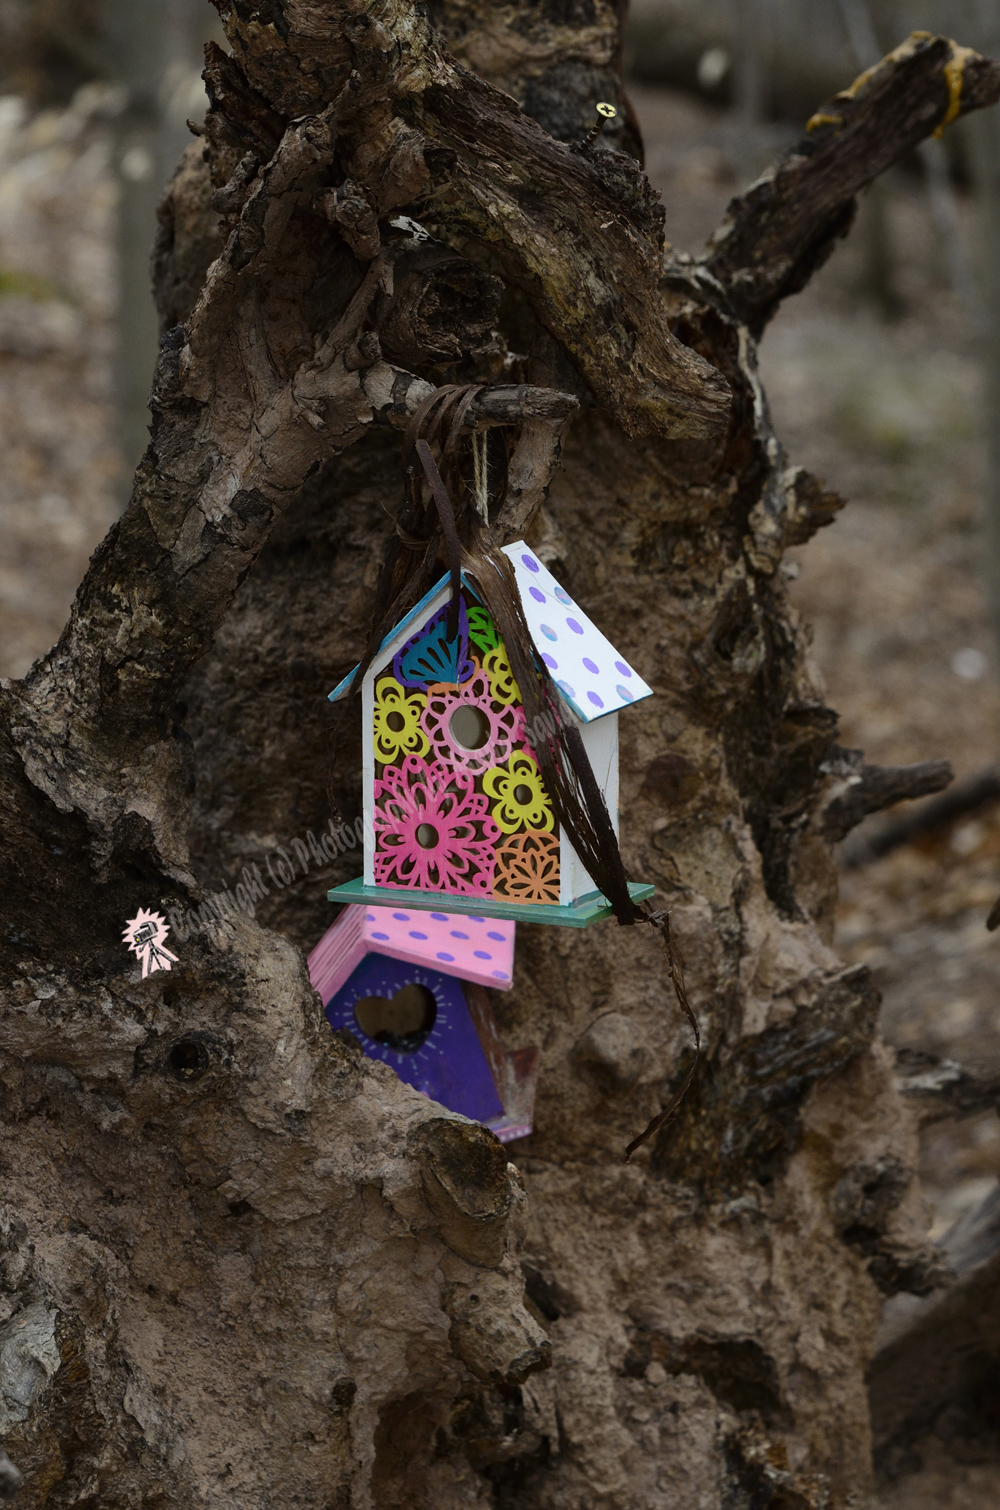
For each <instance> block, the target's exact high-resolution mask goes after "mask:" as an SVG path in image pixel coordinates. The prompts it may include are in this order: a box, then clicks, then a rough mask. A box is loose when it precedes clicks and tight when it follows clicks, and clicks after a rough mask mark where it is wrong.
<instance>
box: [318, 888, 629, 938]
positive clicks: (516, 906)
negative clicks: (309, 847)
mask: <svg viewBox="0 0 1000 1510" xmlns="http://www.w3.org/2000/svg"><path fill="white" fill-rule="evenodd" d="M655 890H656V888H655V887H654V886H646V885H643V884H641V883H640V882H638V881H630V882H629V888H628V892H629V896H630V897H631V898H632V900H633V902H642V901H645V899H646V897H651V896H652V895H653V892H654V891H655ZM327 897H328V899H329V900H330V901H331V902H374V904H375V905H376V906H377V907H406V908H408V909H409V910H410V911H411V912H465V913H471V914H472V915H473V916H475V917H480V918H509V919H510V920H511V922H514V923H555V924H557V925H558V926H559V927H562V928H588V927H589V926H590V924H591V923H599V922H600V921H601V919H602V918H609V917H611V916H613V909H612V906H611V903H610V902H609V901H608V900H607V898H606V897H604V896H602V895H601V893H600V892H594V893H593V895H592V896H590V897H586V898H584V900H582V901H580V902H577V904H576V906H575V907H553V906H551V905H548V906H546V905H543V904H542V903H536V902H525V903H519V902H495V901H494V900H493V899H492V897H469V896H462V895H459V894H456V893H455V892H453V891H417V890H416V889H414V890H413V891H408V890H407V889H406V888H404V887H402V886H366V885H365V883H364V881H363V880H362V879H361V878H360V877H359V878H358V879H357V880H356V881H345V882H344V884H343V886H334V887H333V888H332V889H331V890H330V891H328V892H327Z"/></svg>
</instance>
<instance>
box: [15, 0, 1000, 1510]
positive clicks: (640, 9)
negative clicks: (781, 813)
mask: <svg viewBox="0 0 1000 1510" xmlns="http://www.w3.org/2000/svg"><path fill="white" fill-rule="evenodd" d="M587 3H588V0H566V3H564V4H563V5H562V7H561V10H562V12H573V13H574V14H575V12H576V11H579V12H580V15H581V20H585V12H586V8H587ZM564 19H566V18H565V16H564ZM918 28H919V29H926V30H931V31H941V32H945V33H947V34H948V35H950V36H952V37H954V38H955V39H956V40H957V41H959V42H961V43H964V44H967V45H971V46H975V47H976V48H978V49H979V50H981V51H984V52H990V53H992V54H993V55H994V56H997V55H1000V0H923V3H918V0H912V3H911V0H871V3H867V0H632V7H631V16H630V20H629V25H628V32H627V42H626V62H627V68H628V73H629V86H628V87H629V94H630V98H631V100H632V104H633V106H634V108H635V111H636V114H637V117H638V121H639V124H640V127H641V130H642V134H643V137H644V139H645V150H646V168H647V171H648V174H649V177H650V179H651V180H652V182H653V184H654V186H655V187H656V188H657V189H659V190H660V192H661V194H662V198H663V203H664V206H665V209H666V217H667V237H668V239H669V240H670V241H671V242H672V243H673V244H674V245H675V246H676V247H679V248H682V249H685V250H689V251H692V252H697V251H698V250H699V248H700V247H701V246H702V244H703V243H704V241H705V238H706V237H707V236H708V234H709V233H710V232H711V231H712V229H713V228H714V227H715V226H716V225H717V224H718V222H719V221H720V219H721V217H722V214H723V211H724V209H725V206H726V204H727V202H728V200H729V198H730V197H731V196H732V195H733V194H734V193H735V192H737V190H739V189H741V188H743V187H744V186H745V185H746V184H747V183H749V182H750V181H752V179H753V178H754V177H755V176H756V175H757V174H758V173H759V172H760V171H761V170H762V169H763V168H764V167H765V166H766V164H767V163H768V162H769V161H770V160H771V158H772V157H773V156H774V155H775V154H776V153H777V152H778V151H780V150H782V149H783V148H784V147H785V146H787V145H788V144H790V143H791V142H793V141H794V140H795V139H796V137H797V135H798V134H799V132H800V131H801V128H802V125H803V123H804V121H805V120H806V119H807V118H808V116H809V115H810V114H811V113H812V111H813V110H814V109H815V107H816V106H817V105H818V104H819V103H820V102H822V101H823V100H825V99H827V98H828V97H829V96H830V95H832V94H833V93H834V92H835V91H836V90H838V89H840V88H843V87H845V86H846V85H848V84H849V83H850V82H851V80H852V79H853V78H854V77H855V76H856V75H857V74H858V73H859V72H860V71H861V69H862V68H863V67H865V66H868V64H870V63H871V62H873V61H874V60H875V58H876V57H878V56H880V55H881V54H882V53H883V52H884V51H888V50H889V48H891V47H892V46H894V45H895V44H896V43H898V42H899V41H901V40H902V39H903V38H904V37H905V36H906V35H907V34H908V32H910V31H911V30H913V29H918ZM213 36H214V37H215V38H216V40H219V41H220V42H221V41H222V33H221V28H219V27H218V24H217V22H216V21H215V13H214V11H212V10H211V8H210V7H209V6H208V5H207V4H205V3H204V0H0V455H2V465H0V674H2V675H5V676H13V677H17V676H20V675H23V673H24V672H25V671H26V670H27V669H28V667H29V666H30V664H31V662H32V661H33V660H34V659H35V657H36V656H38V655H39V654H40V653H42V652H43V651H45V650H47V649H48V648H49V646H50V645H51V643H52V642H53V641H54V640H55V638H56V637H57V635H58V633H59V631H60V629H61V627H62V625H63V622H64V619H65V617H66V614H67V611H68V608H69V604H70V601H71V598H72V595H73V592H74V590H75V588H76V585H77V583H78V581H79V580H80V578H81V577H82V575H83V573H84V570H85V568H86V563H87V560H88V557H89V555H90V553H91V551H92V550H93V549H94V547H95V546H96V545H97V543H98V541H99V540H100V539H101V538H102V536H103V535H104V533H105V532H106V530H107V529H108V527H109V525H110V524H111V523H112V521H113V520H114V518H115V517H116V515H117V514H118V512H119V511H120V509H121V507H122V505H123V502H124V500H125V498H126V497H127V493H128V484H129V480H130V473H131V469H132V467H133V466H134V464H135V462H136V460H137V458H138V456H139V454H140V453H141V450H142V448H143V445H144V443H145V426H146V422H147V413H146V394H147V392H148V387H149V381H150V377H151V373H152V368H153V363H154V360H155V352H156V341H157V332H156V325H155V317H154V314H153V308H152V302H151V299H150V296H149V291H148V283H149V278H148V261H149V253H150V248H151V245H152V242H153V238H154V234H155V229H156V202H157V199H158V196H159V194H160V192H161V190H162V187H163V185H164V183H165V181H166V179H167V178H168V177H169V174H170V172H171V170H172V168H173V165H174V164H175V163H176V161H177V158H178V157H179V155H180V153H181V151H182V150H183V149H184V147H185V145H186V143H187V142H188V141H190V140H191V138H190V135H189V133H188V131H187V127H186V124H185V122H186V120H187V119H188V118H194V119H195V120H200V119H201V117H202V116H203V114H204V109H205V95H204V87H203V85H202V82H201V78H200V72H201V49H202V46H203V44H204V42H205V41H206V40H207V39H208V38H209V37H213ZM761 359H762V369H763V378H764V383H765V387H766V391H767V394H768V396H769V399H770V403H771V406H772V410H773V414H774V419H775V422H776V426H777V429H778V433H779V434H780V435H781V437H782V439H783V441H784V443H785V445H786V447H787V449H788V452H789V457H790V460H791V461H792V462H796V463H801V464H803V465H804V466H806V467H808V468H810V469H811V470H813V471H814V472H817V473H818V474H819V475H820V476H821V477H823V478H824V479H825V481H826V482H827V483H828V484H829V485H830V486H831V487H833V488H836V489H837V490H838V491H839V492H840V493H842V494H843V495H844V496H845V497H847V498H848V499H849V500H850V502H849V505H848V507H847V508H846V510H845V511H844V512H843V513H842V514H841V515H840V516H839V518H838V519H837V521H836V522H835V524H834V525H833V526H832V527H831V528H829V529H827V530H825V531H824V532H823V533H822V534H821V535H820V536H819V537H818V538H817V539H816V540H815V541H813V542H812V543H811V544H810V545H809V546H808V547H806V548H805V549H803V550H802V551H800V552H797V553H796V552H793V553H792V555H793V557H797V559H794V560H792V561H790V562H788V563H786V571H787V572H788V573H789V575H790V576H791V577H793V585H792V591H793V593H794V596H795V599H796V602H797V604H798V606H799V608H800V610H801V613H802V615H803V617H804V618H805V619H806V620H807V621H808V622H809V623H810V624H811V625H812V626H813V627H814V648H815V654H816V658H817V661H818V663H819V666H820V667H821V670H822V673H823V676H824V677H825V680H826V684H827V688H828V698H829V702H830V703H831V705H832V706H833V707H834V708H836V709H837V710H838V712H839V714H840V739H841V743H843V744H845V745H847V746H849V747H853V748H860V749H862V750H864V751H865V754H866V757H867V759H868V760H869V761H871V762H873V763H876V764H879V765H889V766H891V765H901V764H907V763H910V762H914V761H920V760H931V759H939V758H945V759H948V760H949V761H950V762H951V763H952V766H953V767H954V770H955V775H956V782H955V784H954V786H953V787H952V788H951V789H950V792H949V793H948V794H946V795H945V796H944V797H943V798H929V799H925V801H924V802H923V803H917V804H909V805H907V806H906V808H905V811H904V810H902V809H900V810H892V811H890V812H889V813H887V814H882V815H880V816H879V817H878V818H877V819H871V820H868V822H867V823H865V824H863V825H862V826H861V828H860V829H858V830H856V831H855V832H854V834H852V836H851V838H850V839H849V840H848V841H846V842H845V844H844V845H843V846H841V849H842V854H841V860H842V889H841V905H840V914H839V921H838V935H837V938H838V946H839V948H840V950H841V952H842V954H843V955H844V957H845V958H846V959H848V960H850V961H852V962H864V963H866V964H868V965H869V966H870V967H871V968H872V969H873V971H874V973H875V976H876V980H877V983H878V985H879V987H880V989H881V991H882V993H883V1001H884V1006H883V1020H884V1032H885V1036H886V1038H887V1039H888V1041H889V1042H890V1043H891V1044H892V1045H893V1046H895V1047H896V1049H897V1050H900V1051H905V1052H904V1053H903V1054H902V1058H901V1063H904V1064H909V1065H910V1066H911V1067H916V1068H918V1069H919V1067H920V1066H921V1065H922V1064H923V1063H925V1060H924V1059H923V1058H922V1057H921V1056H925V1055H933V1056H934V1057H935V1058H936V1059H942V1058H944V1059H954V1060H956V1061H958V1062H959V1063H960V1064H961V1065H963V1066H964V1067H966V1069H968V1070H969V1071H970V1072H972V1073H973V1074H974V1075H975V1076H976V1077H978V1079H979V1081H980V1083H981V1085H984V1086H986V1087H989V1086H995V1087H996V1095H995V1096H992V1095H991V1094H990V1093H988V1091H987V1093H985V1094H979V1096H978V1100H977V1101H976V1104H977V1105H979V1106H985V1108H986V1109H985V1110H977V1111H974V1112H973V1113H972V1114H969V1115H963V1116H958V1117H954V1118H952V1119H950V1120H943V1121H938V1122H935V1123H933V1124H932V1125H929V1126H928V1127H926V1128H925V1130H924V1134H923V1164H922V1176H923V1181H924V1188H925V1191H926V1194H927V1197H928V1201H929V1203H930V1219H931V1222H932V1233H933V1235H934V1237H935V1238H937V1239H938V1240H939V1241H941V1242H942V1243H943V1244H944V1246H945V1247H946V1248H947V1247H949V1246H952V1247H953V1246H954V1243H955V1236H954V1235H955V1233H956V1232H961V1231H962V1225H961V1223H962V1218H963V1215H965V1214H967V1213H970V1212H972V1211H973V1210H974V1209H976V1208H979V1209H981V1203H982V1202H983V1200H984V1198H986V1197H988V1196H990V1194H991V1193H992V1192H995V1191H996V1192H1000V1119H998V1117H997V1112H996V1109H995V1106H996V1102H997V1101H1000V934H990V933H988V932H987V931H986V928H985V926H984V923H985V919H986V916H987V913H988V911H989V908H990V905H991V904H992V902H993V901H994V900H995V899H996V897H997V895H998V894H1000V688H998V669H1000V660H998V648H1000V122H998V120H997V117H996V112H992V113H987V114H985V115H984V116H982V117H980V116H973V117H970V118H969V119H968V120H965V121H961V122H958V123H957V124H956V125H955V126H953V127H951V128H949V130H948V132H947V134H946V136H945V137H944V139H943V140H942V141H941V142H930V143H928V144H926V145H925V147H924V148H922V149H921V151H920V153H919V154H918V155H915V156H914V157H913V159H912V160H911V161H909V162H906V163H904V164H903V165H901V166H900V167H898V168H896V169H894V170H893V171H892V172H890V173H889V174H887V175H886V177H885V178H884V179H882V180H880V181H879V182H878V183H877V184H875V185H874V186H873V188H872V189H871V190H870V192H869V193H868V194H867V195H866V197H865V198H864V200H863V203H862V204H861V207H860V212H859V216H858V221H857V224H856V226H855V228H854V230H853V232H852V234H851V236H850V237H849V239H848V240H847V241H846V242H845V243H844V245H843V247H842V248H841V249H840V250H839V251H838V252H837V254H836V255H835V256H834V258H833V259H832V261H831V262H830V263H829V264H828V266H827V267H826V268H825V269H824V270H823V271H822V272H821V273H820V275H819V276H818V277H816V278H815V279H814V280H813V282H812V284H811V285H810V287H809V289H808V290H807V292H806V293H804V294H802V295H800V296H798V297H797V298H795V299H791V300H788V301H787V302H786V303H785V305H784V306H783V308H782V310H781V312H780V313H779V314H778V316H777V318H776V319H775V320H774V322H773V323H772V325H771V326H770V328H769V329H768V332H767V335H766V337H765V339H764V342H763V346H762V351H761ZM926 1062H929V1061H926ZM998 1203H1000V1196H998ZM906 1303H907V1299H906V1297H901V1298H900V1299H899V1300H898V1301H896V1302H892V1303H891V1305H897V1304H902V1305H904V1306H905V1304H906ZM893 1324H894V1322H893V1317H892V1316H891V1315H890V1316H889V1317H887V1322H886V1325H887V1327H888V1328H891V1326H892V1325H893ZM953 1447H954V1444H952V1449H953ZM952 1449H949V1444H948V1443H947V1442H945V1441H943V1440H942V1441H935V1442H932V1443H930V1444H929V1445H928V1448H927V1450H926V1451H925V1452H924V1453H923V1455H922V1458H921V1465H920V1466H921V1471H920V1472H917V1471H916V1470H917V1468H918V1464H917V1463H916V1462H914V1463H912V1464H900V1465H896V1466H895V1468H894V1469H893V1473H894V1477H893V1478H891V1479H889V1480H887V1483H886V1489H885V1495H886V1498H885V1504H886V1505H887V1506H893V1507H896V1506H898V1507H903V1506H906V1507H907V1510H920V1507H922V1506H924V1505H926V1506H931V1505H934V1506H955V1507H962V1510H972V1507H978V1506H979V1505H982V1506H983V1507H985V1506H986V1505H987V1504H989V1505H991V1506H995V1505H996V1504H997V1503H1000V1468H998V1467H997V1455H996V1450H995V1449H996V1443H995V1442H994V1443H993V1444H992V1445H991V1446H989V1447H988V1448H984V1449H983V1451H982V1452H981V1453H977V1450H976V1449H974V1448H970V1447H969V1446H968V1444H965V1446H964V1447H963V1449H962V1451H961V1452H960V1453H958V1454H957V1458H956V1453H955V1451H954V1450H952Z"/></svg>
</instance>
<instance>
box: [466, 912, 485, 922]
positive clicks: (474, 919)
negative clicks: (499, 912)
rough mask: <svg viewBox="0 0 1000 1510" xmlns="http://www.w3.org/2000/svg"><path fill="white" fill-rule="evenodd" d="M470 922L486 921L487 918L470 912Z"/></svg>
mask: <svg viewBox="0 0 1000 1510" xmlns="http://www.w3.org/2000/svg"><path fill="white" fill-rule="evenodd" d="M469 922H470V923H485V922H486V919H485V918H477V917H473V915H472V913H471V912H470V913H469Z"/></svg>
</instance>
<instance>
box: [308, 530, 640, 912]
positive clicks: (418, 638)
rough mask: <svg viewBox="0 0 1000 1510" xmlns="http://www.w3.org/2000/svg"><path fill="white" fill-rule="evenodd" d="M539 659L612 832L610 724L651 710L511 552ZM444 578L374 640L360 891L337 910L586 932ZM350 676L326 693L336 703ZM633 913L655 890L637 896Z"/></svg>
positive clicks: (579, 872)
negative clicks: (397, 904) (638, 705)
mask: <svg viewBox="0 0 1000 1510" xmlns="http://www.w3.org/2000/svg"><path fill="white" fill-rule="evenodd" d="M504 554H505V555H506V556H508V557H509V558H510V561H511V564H512V565H513V568H514V574H515V578H516V581H517V588H518V591H519V593H520V598H521V607H522V609H523V611H524V616H525V619H526V621H527V624H528V628H529V630H530V632H531V638H532V640H533V642H534V647H535V652H536V654H537V655H538V657H539V658H540V660H542V661H544V662H545V664H546V666H547V667H548V668H549V671H550V673H551V675H552V679H553V682H554V685H555V687H556V689H557V691H558V694H559V698H560V711H561V713H562V715H563V717H565V718H567V719H572V720H573V721H574V722H575V723H576V724H577V725H578V726H579V729H580V734H581V737H582V739H583V744H584V748H585V749H586V752H587V756H588V758H589V760H590V764H591V766H592V768H593V771H594V775H595V776H596V778H597V782H598V784H599V786H600V788H601V791H602V792H603V794H604V800H605V802H606V804H607V808H608V812H609V814H610V816H611V821H612V823H613V824H614V828H615V832H616V833H617V832H618V714H619V712H620V711H621V710H622V709H623V708H627V707H629V706H630V705H631V704H632V703H635V702H638V701H640V699H642V698H644V697H650V696H651V695H652V689H651V688H650V687H648V686H647V685H646V683H645V682H644V681H643V680H642V678H641V677H640V676H639V675H638V673H637V672H636V671H634V670H633V669H632V667H631V666H630V665H629V664H628V662H627V661H626V660H624V659H623V657H622V656H621V655H619V653H618V651H617V650H615V648H614V646H613V645H612V644H611V643H610V642H609V641H608V640H606V639H605V637H604V635H603V634H601V632H600V630H599V629H597V628H596V627H595V625H594V624H592V623H591V621H590V619H588V617H587V615H586V614H585V613H584V612H583V610H582V609H581V608H579V607H578V606H577V605H576V604H575V603H574V602H573V599H572V598H571V597H570V595H569V593H568V592H566V591H565V589H564V588H562V587H560V585H559V583H558V582H557V581H556V580H555V578H554V577H553V576H552V574H551V573H550V572H549V571H547V570H546V568H545V567H544V566H543V565H542V563H541V561H539V560H538V557H537V556H536V555H535V554H534V552H533V551H531V550H530V549H529V548H528V546H526V545H525V544H524V542H523V541H518V542H517V543H516V544H514V545H508V546H505V547H504ZM450 601H451V583H450V579H449V578H447V577H445V578H443V579H442V580H441V581H440V582H439V583H438V584H437V586H436V587H434V588H432V589H431V591H430V592H429V593H428V594H427V595H426V597H424V598H423V599H422V600H421V601H420V602H419V603H418V604H417V605H416V607H414V608H413V609H411V610H410V612H409V613H408V614H407V615H406V616H405V618H403V619H402V620H401V621H400V623H399V624H397V625H396V628H395V629H394V630H392V632H391V633H390V634H389V635H387V636H386V638H385V639H384V640H383V642H382V646H381V648H380V650H379V652H378V654H377V655H376V656H375V657H374V659H373V661H372V664H371V666H370V667H369V668H368V671H367V672H366V674H365V677H364V680H363V683H362V688H361V700H362V721H363V729H364V739H363V749H364V832H365V844H364V864H365V869H364V876H363V877H362V878H359V879H358V880H356V881H349V882H347V883H346V884H345V885H343V886H337V887H334V888H333V890H332V891H330V892H329V896H330V899H331V900H332V901H337V902H369V903H371V902H375V903H378V902H381V903H383V904H386V903H391V902H393V901H394V900H398V899H399V898H400V893H402V892H405V893H406V905H407V906H408V907H413V908H418V909H425V910H433V909H435V908H440V909H441V910H442V911H445V910H446V911H448V912H450V913H451V912H463V913H467V914H479V915H481V916H484V917H499V918H512V919H521V920H524V921H529V922H539V923H562V924H566V925H568V926H570V927H585V926H586V925H587V924H588V923H592V922H595V921H596V920H597V919H598V918H602V917H605V916H607V915H608V914H609V913H610V911H611V906H610V903H609V902H608V901H607V899H606V898H605V897H604V896H603V895H602V894H601V892H599V891H598V890H597V889H596V887H595V884H594V882H593V880H592V879H591V877H590V876H589V875H588V874H587V872H586V870H585V869H584V867H583V863H582V862H581V860H580V858H579V856H578V855H577V853H576V851H575V850H574V848H573V846H572V844H571V843H570V841H569V838H568V837H567V836H566V835H565V834H562V833H560V831H559V824H558V822H557V820H556V817H555V814H554V812H553V810H552V803H551V801H550V799H549V794H548V792H547V791H546V789H545V786H544V783H543V781H542V776H541V772H540V770H539V764H538V759H537V756H536V754H535V746H536V744H537V742H538V741H540V740H543V739H545V738H546V737H547V735H548V734H549V733H551V730H548V731H546V729H544V728H541V729H532V728H530V727H529V726H528V724H527V721H526V716H525V710H524V705H523V702H522V698H521V693H520V689H519V688H518V685H517V683H516V682H515V680H514V678H513V675H512V673H511V669H510V665H509V662H508V659H507V653H506V650H505V648H504V644H503V641H502V640H501V639H500V636H499V633H498V631H497V627H496V625H495V624H494V622H493V620H492V618H491V617H490V615H489V613H488V612H487V610H486V608H485V607H484V606H483V604H482V603H480V602H479V600H478V598H477V597H476V594H475V591H474V590H473V588H472V587H471V585H470V584H469V583H468V582H467V581H465V579H464V578H463V582H462V591H461V601H460V605H459V615H458V620H459V624H458V635H457V638H452V639H449V637H448V609H449V604H450ZM353 675H354V673H353V672H352V673H351V674H350V675H349V676H346V677H345V678H344V680H343V681H342V682H341V683H340V685H339V686H338V687H336V688H334V690H333V692H331V693H330V700H331V702H336V701H337V700H338V699H339V698H342V697H344V696H345V695H346V694H347V692H348V690H349V689H350V686H351V682H352V680H353ZM630 891H631V894H632V896H633V898H634V899H636V900H638V899H640V898H642V897H646V896H650V895H651V894H652V891H653V888H652V887H651V886H642V885H637V884H633V885H632V886H631V887H630Z"/></svg>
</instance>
